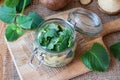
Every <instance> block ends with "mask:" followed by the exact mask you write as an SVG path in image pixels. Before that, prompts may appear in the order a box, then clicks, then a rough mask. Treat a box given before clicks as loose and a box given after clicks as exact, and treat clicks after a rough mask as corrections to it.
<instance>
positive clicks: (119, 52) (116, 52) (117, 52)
mask: <svg viewBox="0 0 120 80" xmlns="http://www.w3.org/2000/svg"><path fill="white" fill-rule="evenodd" d="M110 50H111V52H112V54H113V56H114V57H115V58H117V59H118V60H119V61H120V42H117V43H115V44H113V45H112V46H110Z"/></svg>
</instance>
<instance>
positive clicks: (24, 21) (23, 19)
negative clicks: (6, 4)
mask: <svg viewBox="0 0 120 80" xmlns="http://www.w3.org/2000/svg"><path fill="white" fill-rule="evenodd" d="M32 22H33V20H32V18H31V17H29V16H25V15H20V16H17V18H16V23H17V24H18V25H19V26H20V27H22V28H23V29H31V25H32Z"/></svg>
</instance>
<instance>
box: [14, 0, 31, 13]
mask: <svg viewBox="0 0 120 80" xmlns="http://www.w3.org/2000/svg"><path fill="white" fill-rule="evenodd" d="M30 3H31V0H26V6H25V7H27V6H28V5H30ZM23 4H24V0H20V2H19V3H18V5H17V7H16V9H17V11H18V12H21V10H22V8H23Z"/></svg>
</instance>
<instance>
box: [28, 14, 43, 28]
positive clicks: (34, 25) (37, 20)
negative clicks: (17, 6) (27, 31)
mask: <svg viewBox="0 0 120 80" xmlns="http://www.w3.org/2000/svg"><path fill="white" fill-rule="evenodd" d="M28 16H29V17H31V18H32V19H33V22H32V26H31V29H36V28H37V27H38V26H39V24H40V23H41V22H43V21H44V19H43V18H42V16H41V15H39V14H38V13H37V12H30V13H29V14H28Z"/></svg>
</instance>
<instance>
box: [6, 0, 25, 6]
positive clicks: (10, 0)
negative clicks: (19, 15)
mask: <svg viewBox="0 0 120 80" xmlns="http://www.w3.org/2000/svg"><path fill="white" fill-rule="evenodd" d="M19 1H20V0H5V5H6V6H8V7H11V8H14V7H16V6H17V5H18V3H19ZM23 1H24V0H23Z"/></svg>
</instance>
